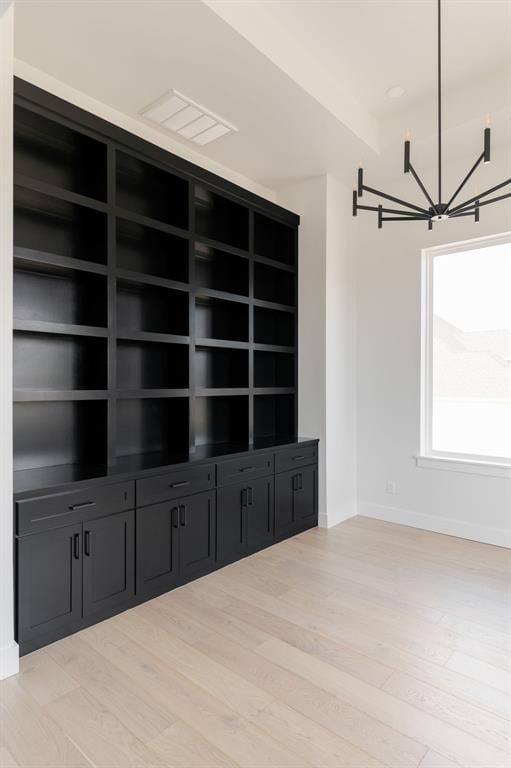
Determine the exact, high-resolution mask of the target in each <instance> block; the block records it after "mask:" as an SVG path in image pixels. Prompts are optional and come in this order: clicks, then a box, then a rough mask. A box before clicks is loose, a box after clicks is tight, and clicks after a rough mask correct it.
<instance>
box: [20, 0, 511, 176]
mask: <svg viewBox="0 0 511 768" xmlns="http://www.w3.org/2000/svg"><path fill="white" fill-rule="evenodd" d="M444 5H445V24H444V29H445V49H444V50H445V53H444V70H445V83H446V92H445V100H446V102H447V104H446V109H445V113H446V129H450V131H451V135H450V139H449V136H447V137H446V142H447V147H446V148H447V149H448V146H449V141H450V143H451V145H452V148H453V151H460V147H461V146H462V144H463V142H461V141H460V132H461V133H463V134H464V135H465V134H466V136H467V139H466V140H467V147H469V148H470V149H471V147H472V144H475V145H476V148H477V149H479V144H480V140H481V137H480V129H481V128H482V125H483V119H484V115H485V113H486V112H492V113H494V114H495V115H496V118H497V124H498V123H499V120H500V121H501V122H503V125H504V130H503V131H501V136H502V139H501V140H504V139H505V138H506V137H507V136H508V128H509V111H508V110H509V109H510V102H511V99H510V93H511V3H510V2H509V1H508V0H445V2H444ZM435 6H436V2H435V0H385V1H384V0H357V2H355V1H354V0H270V1H269V2H268V0H266V2H265V1H264V0H236V2H232V1H231V0H227V1H226V0H205V2H202V1H201V0H130V1H129V2H118V1H117V0H102V1H101V2H93V1H91V0H16V5H15V8H16V40H15V53H16V57H17V58H18V59H21V60H22V61H24V62H26V63H28V64H30V65H32V66H33V67H36V68H37V69H39V70H42V71H43V72H46V73H48V74H49V75H51V76H53V77H55V78H57V79H58V80H61V81H62V82H64V83H66V84H68V85H71V86H73V87H74V88H76V89H78V90H80V91H82V92H83V93H85V94H87V95H88V96H92V97H93V98H95V99H97V100H99V101H102V102H104V103H106V104H108V105H110V106H112V107H113V108H115V109H117V110H119V111H121V112H123V113H125V114H127V115H129V116H131V117H138V118H139V119H140V120H143V118H141V117H139V116H140V112H141V110H143V108H144V107H146V106H147V105H148V104H149V103H151V102H152V101H154V100H155V99H157V98H158V97H160V96H161V95H162V94H163V93H165V92H166V91H168V90H170V89H172V88H174V89H177V90H178V91H181V92H182V93H184V94H186V95H187V96H189V97H191V98H192V99H193V100H195V101H198V102H199V103H200V104H203V105H204V106H205V107H206V108H208V109H210V110H212V111H213V112H215V113H217V114H219V115H221V116H222V117H223V118H225V119H226V120H228V121H230V122H232V123H234V124H235V125H236V126H238V128H239V132H238V133H236V134H231V135H229V136H226V137H223V138H221V139H219V140H218V141H216V142H213V143H212V144H211V145H209V146H207V147H204V148H203V150H202V151H203V153H204V155H206V156H207V157H209V158H211V159H212V160H214V161H216V162H219V163H222V164H224V165H226V166H228V167H230V168H232V169H234V170H236V171H237V172H238V173H241V174H243V175H245V176H248V177H250V178H252V179H254V180H255V181H257V182H259V183H260V184H264V185H266V186H269V187H276V186H278V185H280V184H283V183H286V182H287V181H291V180H295V179H297V178H303V177H307V176H311V175H315V174H318V173H324V172H331V173H335V174H336V175H338V176H340V177H341V178H343V179H344V180H345V181H350V182H351V180H352V178H353V175H354V171H355V168H356V166H357V164H358V162H359V161H360V160H363V161H364V162H368V161H371V162H374V161H375V159H376V155H375V154H374V151H375V149H376V150H378V147H382V148H386V147H387V146H393V147H394V146H395V147H396V151H398V150H399V151H401V146H402V145H401V142H402V138H403V133H404V131H405V130H406V129H407V128H411V129H412V131H413V133H414V136H416V137H417V138H418V139H419V140H421V139H422V141H423V142H426V143H427V142H431V139H432V137H433V136H434V129H435V113H434V104H435V102H434V87H435V77H436V74H435V39H434V38H435V13H436V10H435ZM394 85H401V86H403V87H404V88H405V89H406V93H405V95H404V96H403V97H402V98H401V99H399V100H395V101H391V100H389V99H388V98H387V96H386V91H387V89H388V88H389V87H391V86H394ZM502 115H505V118H503V117H502ZM496 138H497V139H498V137H496ZM183 141H184V142H185V143H186V140H183ZM471 151H472V150H471ZM474 151H475V150H474ZM385 154H387V153H385Z"/></svg>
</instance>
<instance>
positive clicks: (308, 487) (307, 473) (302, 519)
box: [294, 465, 318, 529]
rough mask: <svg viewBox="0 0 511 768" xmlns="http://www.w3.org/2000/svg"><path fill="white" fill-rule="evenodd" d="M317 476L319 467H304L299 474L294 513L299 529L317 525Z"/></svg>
mask: <svg viewBox="0 0 511 768" xmlns="http://www.w3.org/2000/svg"><path fill="white" fill-rule="evenodd" d="M317 476H318V468H317V465H312V466H310V467H304V468H303V469H300V470H299V472H298V478H297V480H296V483H295V485H296V488H295V492H294V513H295V522H296V526H297V528H298V529H301V528H303V527H304V526H306V525H309V524H310V525H315V524H316V523H317V517H318V507H317Z"/></svg>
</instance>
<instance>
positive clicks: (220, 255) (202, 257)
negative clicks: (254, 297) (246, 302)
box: [195, 243, 248, 296]
mask: <svg viewBox="0 0 511 768" xmlns="http://www.w3.org/2000/svg"><path fill="white" fill-rule="evenodd" d="M195 283H196V285H197V286H199V288H210V289H212V290H215V291H224V292H226V293H236V294H238V295H240V296H248V259H244V258H242V257H241V256H235V255H234V254H232V253H226V252H225V251H221V250H220V249H218V248H210V247H209V246H207V245H204V243H196V244H195Z"/></svg>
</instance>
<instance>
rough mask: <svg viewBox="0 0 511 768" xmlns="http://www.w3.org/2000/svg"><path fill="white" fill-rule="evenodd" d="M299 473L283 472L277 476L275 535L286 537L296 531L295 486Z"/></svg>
mask: <svg viewBox="0 0 511 768" xmlns="http://www.w3.org/2000/svg"><path fill="white" fill-rule="evenodd" d="M297 478H298V472H295V471H293V470H291V471H290V472H282V474H280V475H276V476H275V535H276V536H286V535H290V534H291V533H293V531H294V529H295V527H296V526H295V505H294V495H295V491H294V488H295V485H296V482H297Z"/></svg>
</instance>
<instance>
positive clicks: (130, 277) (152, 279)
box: [115, 267, 190, 292]
mask: <svg viewBox="0 0 511 768" xmlns="http://www.w3.org/2000/svg"><path fill="white" fill-rule="evenodd" d="M115 274H116V276H117V278H119V279H121V280H127V281H130V282H133V283H143V284H144V285H157V286H158V287H159V288H172V289H173V290H176V291H185V292H187V291H189V290H190V286H189V285H188V283H181V282H179V281H178V280H168V279H167V278H166V277H156V275H146V274H145V273H144V272H133V271H132V270H130V269H122V268H119V267H118V268H117V269H116V270H115Z"/></svg>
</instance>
